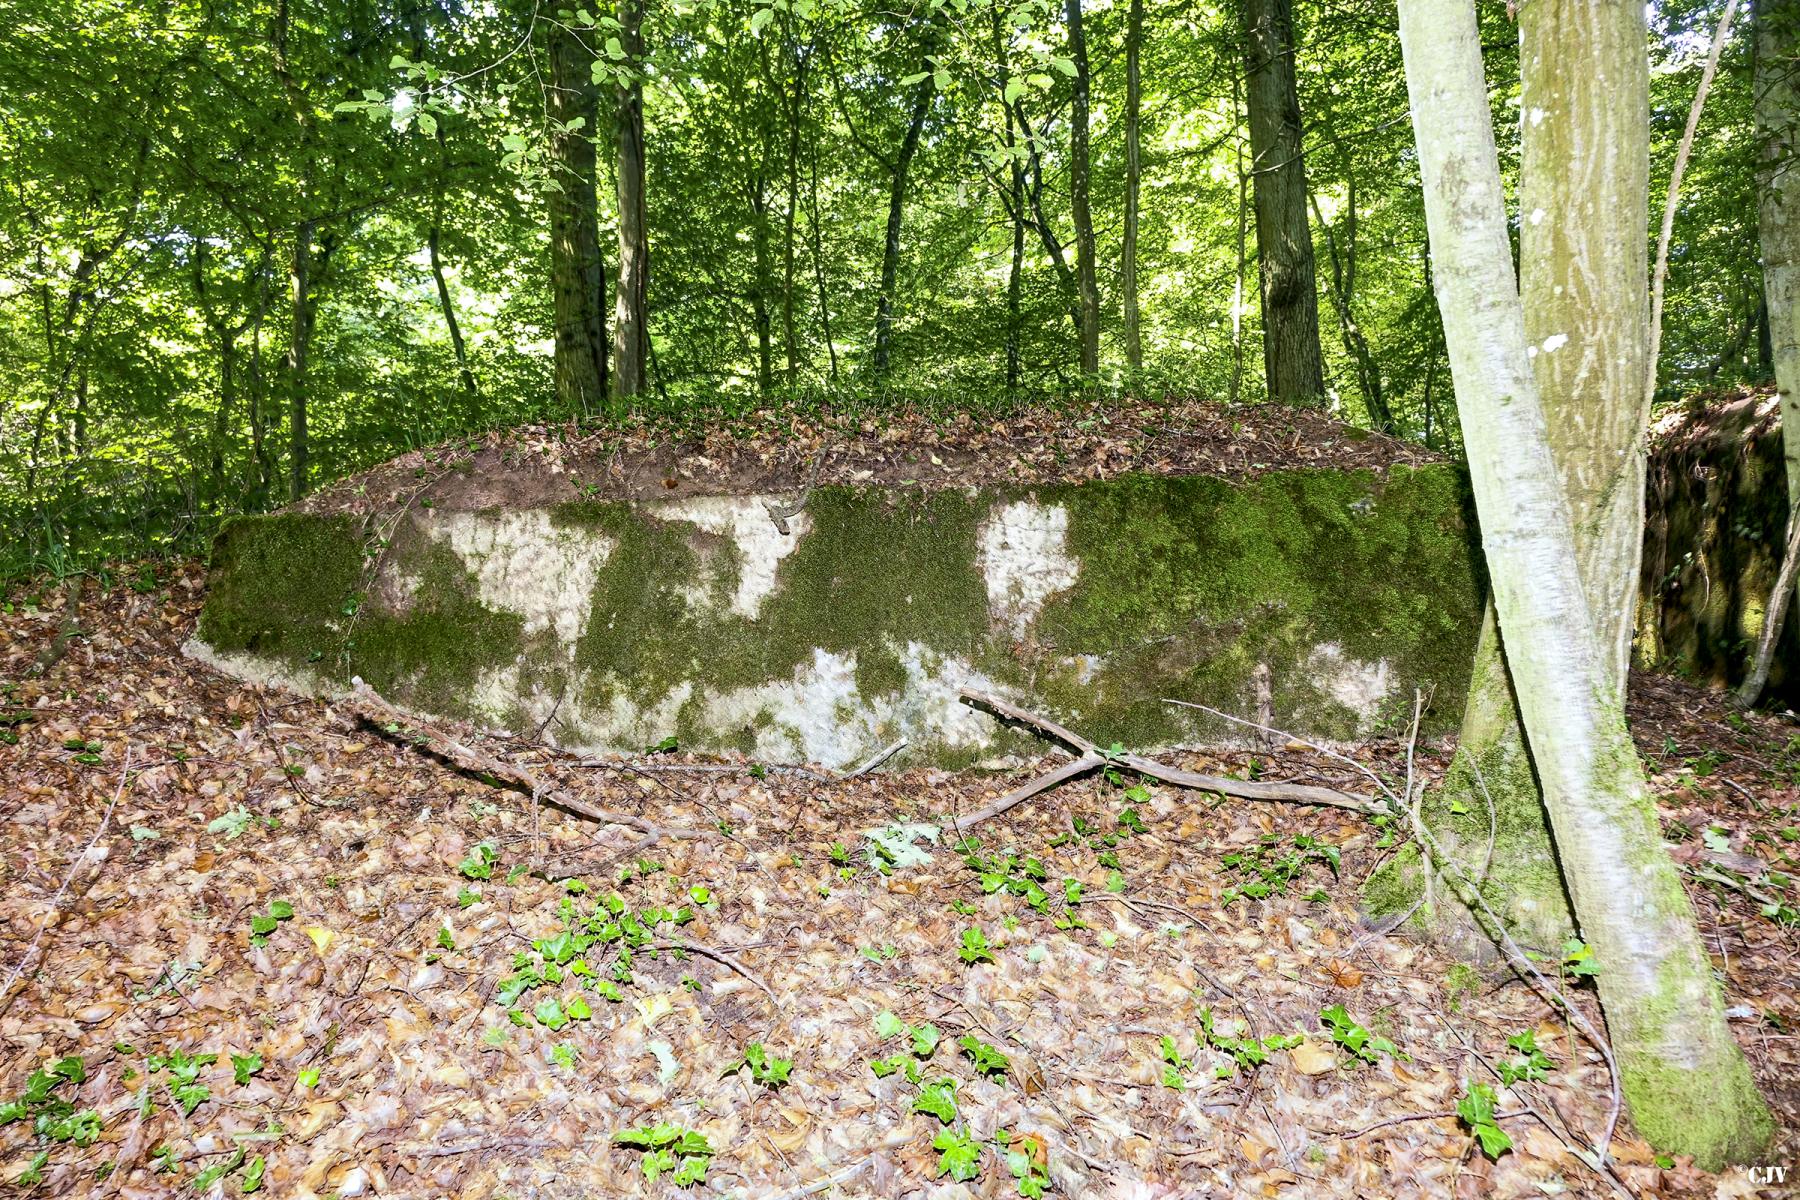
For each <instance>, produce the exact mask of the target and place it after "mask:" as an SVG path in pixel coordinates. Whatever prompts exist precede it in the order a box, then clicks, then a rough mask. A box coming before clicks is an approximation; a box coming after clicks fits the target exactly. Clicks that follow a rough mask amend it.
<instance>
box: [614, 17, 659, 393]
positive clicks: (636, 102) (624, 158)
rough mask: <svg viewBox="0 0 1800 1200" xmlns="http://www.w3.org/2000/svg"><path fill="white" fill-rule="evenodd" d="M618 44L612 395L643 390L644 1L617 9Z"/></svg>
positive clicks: (646, 340)
mask: <svg viewBox="0 0 1800 1200" xmlns="http://www.w3.org/2000/svg"><path fill="white" fill-rule="evenodd" d="M619 23H620V29H619V41H620V43H621V44H622V45H623V46H624V48H625V64H626V66H627V67H628V68H629V69H630V70H631V71H632V75H631V76H630V78H628V79H626V80H624V81H622V82H621V83H620V84H619V86H618V89H617V92H616V101H615V102H616V104H617V105H618V136H619V172H618V173H619V287H618V295H617V297H616V299H617V308H616V309H615V310H614V314H613V361H614V368H613V394H614V395H615V396H616V397H617V398H618V400H619V402H620V405H621V407H625V406H629V404H630V403H631V402H632V401H633V400H635V399H636V398H637V396H638V395H639V393H641V392H642V391H643V390H644V380H645V371H646V370H647V368H648V363H649V357H650V323H649V321H650V227H649V218H648V216H647V214H646V212H645V207H644V84H643V79H642V76H641V75H639V74H638V73H637V72H639V71H641V70H642V69H643V62H644V0H623V2H622V3H621V4H620V5H619Z"/></svg>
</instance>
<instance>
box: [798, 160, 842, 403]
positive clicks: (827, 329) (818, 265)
mask: <svg viewBox="0 0 1800 1200" xmlns="http://www.w3.org/2000/svg"><path fill="white" fill-rule="evenodd" d="M811 162H812V189H811V193H810V198H811V203H809V204H808V205H807V208H806V219H807V227H808V230H809V231H810V233H811V238H810V240H811V242H812V261H813V281H814V282H815V283H816V284H818V287H819V336H820V337H822V338H824V339H825V354H826V357H827V361H829V362H830V364H831V382H833V383H836V382H837V377H838V356H837V343H836V342H834V341H832V340H831V299H830V293H829V290H828V289H827V288H826V286H825V235H824V232H823V231H822V230H821V229H820V227H819V144H818V139H816V138H815V139H814V140H813V148H812V160H811Z"/></svg>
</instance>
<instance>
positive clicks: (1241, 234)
mask: <svg viewBox="0 0 1800 1200" xmlns="http://www.w3.org/2000/svg"><path fill="white" fill-rule="evenodd" d="M1243 87H1244V81H1243V80H1242V79H1240V78H1238V76H1236V75H1233V76H1232V77H1231V128H1232V131H1233V134H1234V136H1233V137H1232V139H1231V145H1232V158H1233V161H1234V163H1235V165H1236V168H1237V274H1236V275H1235V276H1234V277H1233V281H1232V285H1231V390H1230V393H1229V394H1228V397H1227V398H1228V400H1229V401H1230V403H1232V404H1236V403H1237V402H1238V399H1239V397H1240V396H1242V394H1243V391H1244V274H1245V270H1246V268H1247V266H1248V263H1249V255H1248V253H1247V251H1248V245H1247V244H1248V242H1249V237H1250V173H1249V172H1248V171H1246V170H1244V139H1243V138H1242V137H1241V136H1236V131H1237V129H1238V128H1239V126H1240V124H1241V122H1242V112H1243Z"/></svg>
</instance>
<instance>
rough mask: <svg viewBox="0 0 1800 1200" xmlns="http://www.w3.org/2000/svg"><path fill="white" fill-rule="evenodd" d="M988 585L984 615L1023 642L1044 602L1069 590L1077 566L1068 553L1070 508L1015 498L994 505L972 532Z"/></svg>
mask: <svg viewBox="0 0 1800 1200" xmlns="http://www.w3.org/2000/svg"><path fill="white" fill-rule="evenodd" d="M976 544H977V551H976V558H977V564H978V565H979V566H980V568H981V574H982V577H983V578H984V579H985V580H986V581H987V594H988V617H989V619H990V620H992V621H993V622H994V624H995V625H996V626H998V627H1000V628H1003V629H1007V630H1009V631H1010V632H1011V633H1012V635H1013V637H1015V638H1022V637H1024V636H1025V631H1026V629H1028V628H1029V627H1030V625H1031V623H1032V622H1033V621H1035V620H1036V619H1037V616H1038V614H1039V613H1040V612H1042V611H1043V609H1044V602H1045V601H1047V600H1048V599H1050V597H1051V596H1054V595H1055V594H1056V593H1057V592H1060V591H1062V590H1063V589H1065V588H1069V587H1073V586H1074V585H1075V579H1076V577H1077V576H1078V575H1079V574H1080V571H1081V564H1080V563H1079V562H1078V561H1076V559H1075V558H1074V557H1072V556H1071V555H1070V554H1069V548H1068V544H1069V510H1068V509H1066V508H1064V507H1063V506H1062V505H1060V504H1037V503H1034V502H1032V501H1029V500H1018V501H1014V502H1013V503H1011V504H1004V505H1001V504H997V505H995V506H994V508H993V511H991V512H990V513H989V514H988V516H987V519H986V520H984V521H983V522H982V523H981V528H980V530H979V531H978V532H977V534H976Z"/></svg>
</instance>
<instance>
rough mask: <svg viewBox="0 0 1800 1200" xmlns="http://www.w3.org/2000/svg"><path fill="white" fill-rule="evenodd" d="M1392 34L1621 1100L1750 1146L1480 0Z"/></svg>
mask: <svg viewBox="0 0 1800 1200" xmlns="http://www.w3.org/2000/svg"><path fill="white" fill-rule="evenodd" d="M1400 39H1401V47H1402V51H1403V54H1404V57H1405V61H1406V75H1407V90H1408V93H1409V95H1410V97H1411V101H1412V110H1413V113H1414V114H1415V117H1418V116H1420V115H1423V114H1429V119H1416V120H1415V122H1414V132H1415V135H1416V137H1417V140H1418V148H1419V163H1420V172H1421V174H1422V176H1423V179H1424V184H1425V215H1426V224H1427V227H1428V229H1429V230H1430V234H1431V244H1432V249H1433V252H1434V254H1435V256H1436V283H1437V295H1438V306H1439V310H1440V312H1441V313H1442V315H1443V321H1444V331H1445V338H1446V341H1447V343H1448V346H1449V351H1450V362H1451V372H1452V375H1453V377H1454V378H1455V381H1456V389H1457V407H1458V410H1459V415H1460V418H1461V423H1462V429H1463V441H1464V445H1465V447H1466V448H1467V452H1468V458H1469V471H1470V477H1471V479H1472V482H1473V484H1474V489H1475V501H1476V507H1477V511H1478V513H1479V515H1480V518H1481V524H1482V539H1483V546H1484V550H1485V553H1486V556H1487V564H1488V574H1489V577H1490V579H1491V581H1492V585H1493V591H1494V606H1495V611H1496V613H1497V614H1498V618H1499V629H1500V632H1501V634H1502V636H1503V637H1504V638H1505V642H1506V647H1507V662H1508V665H1509V666H1510V668H1511V675H1512V681H1513V686H1514V689H1515V691H1516V693H1517V696H1518V699H1519V708H1520V711H1521V713H1522V714H1523V717H1524V724H1525V729H1526V732H1527V736H1528V737H1529V740H1530V745H1531V749H1532V753H1533V758H1534V760H1535V762H1536V765H1537V769H1538V775H1539V778H1540V780H1541V781H1542V783H1543V787H1544V795H1545V801H1546V804H1547V807H1548V809H1549V812H1550V819H1551V824H1552V827H1553V828H1554V830H1555V833H1556V842H1557V848H1558V850H1559V851H1560V852H1561V855H1562V861H1563V866H1564V872H1565V875H1566V877H1567V880H1568V884H1569V890H1570V894H1571V895H1572V896H1573V898H1574V901H1575V910H1576V913H1577V915H1578V916H1579V918H1580V920H1581V925H1582V933H1583V935H1584V936H1585V937H1586V938H1587V940H1588V942H1589V943H1590V944H1591V945H1592V946H1593V948H1594V952H1595V955H1596V958H1597V960H1598V962H1599V964H1600V974H1599V976H1598V983H1599V988H1600V999H1601V1004H1602V1006H1603V1007H1604V1009H1605V1013H1606V1021H1607V1026H1608V1029H1609V1031H1610V1034H1611V1037H1612V1040H1613V1046H1614V1052H1615V1055H1616V1057H1617V1060H1618V1064H1619V1070H1620V1075H1621V1082H1622V1084H1623V1087H1624V1090H1625V1096H1626V1100H1627V1103H1628V1104H1629V1106H1630V1110H1631V1115H1632V1118H1633V1120H1634V1121H1635V1122H1636V1124H1637V1127H1638V1129H1639V1131H1640V1132H1642V1133H1643V1135H1644V1136H1645V1137H1646V1138H1647V1139H1648V1140H1649V1141H1650V1142H1651V1143H1652V1144H1654V1145H1657V1146H1659V1147H1662V1148H1664V1149H1666V1150H1671V1151H1675V1152H1678V1153H1689V1154H1692V1155H1694V1157H1695V1159H1696V1160H1697V1161H1698V1162H1699V1163H1700V1164H1701V1165H1702V1166H1704V1167H1707V1168H1717V1167H1718V1166H1720V1165H1722V1164H1724V1163H1726V1162H1733V1161H1743V1160H1745V1159H1747V1158H1749V1157H1751V1156H1753V1155H1755V1154H1756V1153H1757V1152H1759V1151H1760V1150H1761V1149H1762V1148H1763V1147H1764V1146H1765V1145H1767V1143H1768V1140H1769V1137H1770V1135H1771V1134H1772V1132H1773V1124H1772V1122H1771V1121H1770V1118H1769V1115H1768V1110H1767V1108H1766V1107H1765V1106H1764V1105H1763V1102H1762V1099H1761V1097H1760V1096H1759V1095H1758V1094H1757V1092H1756V1086H1755V1083H1754V1082H1753V1080H1752V1079H1751V1076H1750V1070H1749V1066H1748V1064H1747V1063H1746V1062H1745V1061H1744V1057H1743V1054H1742V1052H1741V1051H1740V1050H1739V1049H1738V1047H1737V1044H1736V1043H1735V1042H1734V1041H1732V1038H1731V1031H1730V1029H1729V1028H1728V1027H1727V1026H1726V1022H1725V1014H1724V1007H1723V1004H1722V1001H1721V998H1720V995H1719V989H1718V986H1717V985H1716V984H1715V983H1714V981H1713V978H1712V968H1711V963H1710V962H1709V961H1708V959H1707V957H1706V953H1705V950H1704V949H1703V947H1702V946H1701V944H1700V936H1699V931H1698V929H1697V927H1696V926H1695V923H1694V914H1693V908H1692V906H1691V905H1690V904H1689V902H1688V898H1687V893H1686V892H1684V891H1683V890H1682V886H1681V879H1680V876H1679V875H1678V874H1677V873H1676V870H1675V866H1674V863H1673V862H1672V861H1671V860H1670V859H1669V856H1668V853H1667V851H1666V850H1665V849H1664V848H1663V845H1662V839H1661V834H1660V831H1659V830H1658V828H1657V821H1656V809H1655V804H1654V802H1653V801H1652V799H1651V796H1650V794H1649V789H1648V787H1647V786H1646V784H1645V781H1644V775H1643V771H1642V768H1641V767H1640V765H1639V763H1638V759H1637V751H1636V748H1635V747H1634V746H1633V745H1632V742H1631V734H1630V732H1629V731H1628V730H1627V729H1626V726H1625V716H1624V711H1623V708H1622V707H1621V706H1620V705H1619V703H1618V701H1617V698H1616V695H1617V693H1616V686H1615V685H1614V683H1613V682H1612V674H1613V661H1614V655H1613V649H1612V645H1611V642H1610V639H1609V638H1608V637H1607V636H1606V635H1605V634H1604V633H1603V632H1602V631H1600V630H1598V629H1597V627H1596V624H1595V619H1594V612H1593V609H1592V608H1590V605H1589V603H1588V599H1587V596H1586V594H1585V591H1584V588H1583V584H1582V570H1581V563H1580V556H1579V554H1578V552H1577V548H1576V539H1575V522H1574V519H1573V517H1572V514H1571V512H1570V508H1569V505H1568V503H1567V502H1566V501H1565V499H1564V496H1563V491H1562V488H1561V486H1560V484H1559V472H1558V468H1557V463H1556V459H1555V457H1554V454H1553V452H1552V433H1551V429H1550V427H1549V424H1548V421H1547V419H1546V415H1545V408H1544V404H1543V402H1542V400H1541V398H1540V396H1539V392H1538V386H1537V381H1536V380H1535V378H1534V377H1533V373H1532V356H1531V355H1530V354H1529V353H1528V347H1529V345H1530V343H1529V342H1528V341H1527V335H1526V324H1525V315H1524V309H1523V306H1522V304H1521V302H1520V299H1519V292H1518V290H1517V289H1516V288H1515V286H1514V282H1513V266H1512V250H1511V246H1510V244H1509V242H1508V238H1507V216H1506V207H1505V196H1504V193H1503V191H1502V189H1501V183H1500V168H1499V158H1498V155H1497V153H1496V150H1495V145H1494V133H1493V127H1492V125H1491V123H1490V122H1491V116H1490V111H1489V108H1488V100H1487V89H1486V84H1485V82H1484V79H1483V74H1482V63H1481V41H1480V37H1479V33H1478V30H1477V27H1476V20H1475V6H1474V0H1401V3H1400ZM1528 119H1529V118H1528ZM1602 615H1604V610H1602Z"/></svg>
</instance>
